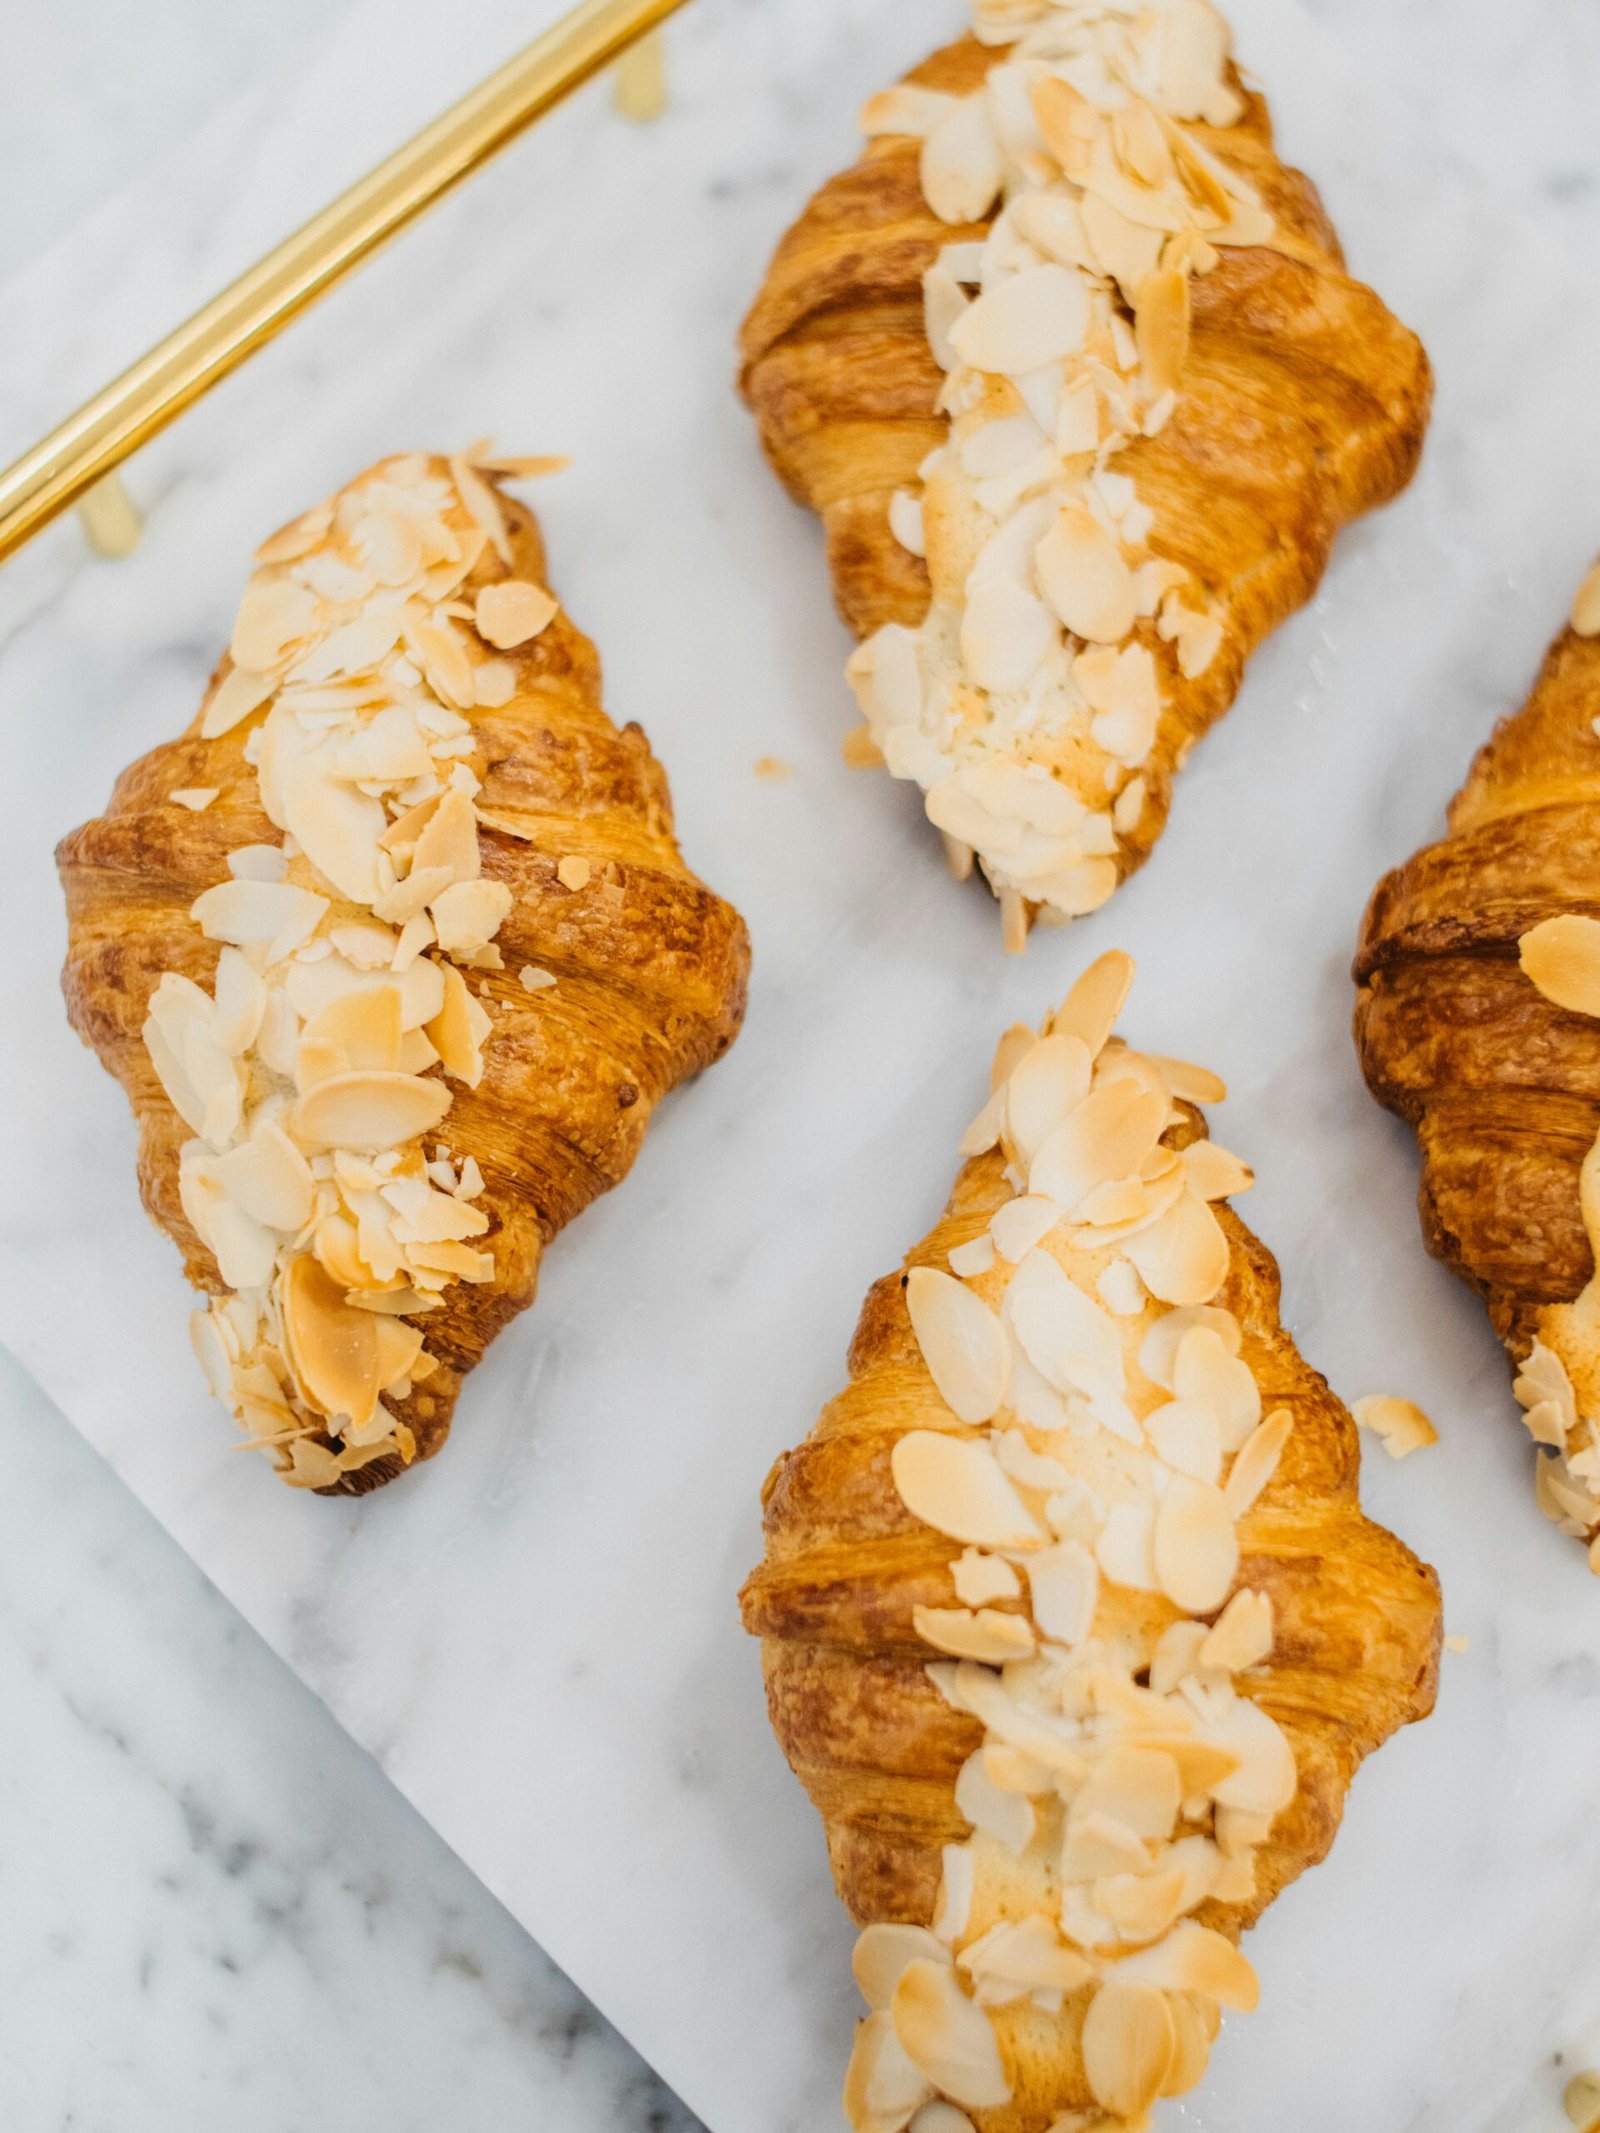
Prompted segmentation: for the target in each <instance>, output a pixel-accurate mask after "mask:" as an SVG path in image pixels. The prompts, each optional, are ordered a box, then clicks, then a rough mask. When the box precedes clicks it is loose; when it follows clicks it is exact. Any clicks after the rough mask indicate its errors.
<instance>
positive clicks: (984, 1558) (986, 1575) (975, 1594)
mask: <svg viewBox="0 0 1600 2133" xmlns="http://www.w3.org/2000/svg"><path fill="white" fill-rule="evenodd" d="M950 1576H951V1579H952V1581H953V1582H954V1585H955V1588H956V1598H957V1599H958V1600H960V1601H961V1603H962V1605H963V1606H965V1607H985V1606H987V1605H988V1603H989V1602H990V1601H991V1600H1014V1599H1016V1598H1018V1597H1019V1595H1020V1594H1021V1591H1022V1580H1021V1579H1020V1578H1019V1577H1018V1576H1017V1573H1016V1572H1015V1571H1014V1570H1013V1569H1012V1567H1011V1565H1010V1564H1009V1563H1008V1562H1006V1561H1005V1559H1004V1558H1003V1557H1002V1556H998V1555H983V1554H980V1552H979V1551H978V1550H977V1549H976V1548H966V1549H964V1550H963V1551H962V1553H961V1555H960V1556H959V1557H958V1559H957V1560H956V1561H955V1562H953V1563H952V1564H951V1565H950Z"/></svg>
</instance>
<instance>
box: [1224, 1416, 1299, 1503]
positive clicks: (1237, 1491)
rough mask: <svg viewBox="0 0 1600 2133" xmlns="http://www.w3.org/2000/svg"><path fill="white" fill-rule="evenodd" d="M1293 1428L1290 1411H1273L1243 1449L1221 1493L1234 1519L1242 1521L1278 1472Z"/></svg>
mask: <svg viewBox="0 0 1600 2133" xmlns="http://www.w3.org/2000/svg"><path fill="white" fill-rule="evenodd" d="M1293 1428H1294V1416H1293V1415H1292V1414H1291V1413H1290V1411H1289V1409H1288V1408H1287V1407H1277V1408H1274V1409H1273V1411H1272V1413H1271V1414H1270V1415H1268V1416H1267V1418H1266V1420H1265V1421H1264V1422H1263V1423H1262V1424H1261V1425H1260V1427H1259V1428H1258V1429H1256V1430H1253V1431H1252V1432H1251V1434H1250V1436H1249V1437H1248V1438H1247V1439H1246V1441H1245V1443H1244V1444H1243V1446H1242V1447H1241V1448H1240V1450H1239V1453H1238V1455H1237V1456H1236V1458H1235V1459H1234V1462H1233V1465H1232V1466H1231V1467H1230V1468H1229V1470H1228V1478H1227V1481H1226V1482H1225V1483H1224V1485H1223V1491H1222V1493H1223V1498H1224V1500H1225V1501H1226V1503H1227V1506H1228V1510H1229V1512H1230V1513H1231V1514H1232V1516H1233V1517H1234V1518H1243V1516H1244V1514H1245V1513H1246V1511H1248V1510H1249V1508H1250V1506H1251V1505H1252V1504H1253V1503H1254V1502H1255V1500H1256V1498H1257V1497H1258V1496H1259V1495H1260V1494H1261V1492H1262V1490H1263V1489H1264V1488H1265V1487H1266V1485H1267V1483H1268V1482H1269V1481H1270V1480H1271V1479H1272V1477H1273V1475H1274V1474H1275V1473H1276V1472H1277V1470H1278V1461H1279V1460H1280V1459H1281V1458H1282V1457H1283V1448H1284V1446H1285V1445H1286V1444H1287V1443H1288V1441H1289V1436H1290V1432H1291V1431H1292V1430H1293Z"/></svg>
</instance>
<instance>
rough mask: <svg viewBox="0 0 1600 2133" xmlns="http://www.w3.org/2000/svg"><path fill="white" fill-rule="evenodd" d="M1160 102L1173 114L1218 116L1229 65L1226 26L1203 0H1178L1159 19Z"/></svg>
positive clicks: (1193, 117) (1212, 8) (1202, 116)
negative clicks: (1221, 92) (1218, 104)
mask: <svg viewBox="0 0 1600 2133" xmlns="http://www.w3.org/2000/svg"><path fill="white" fill-rule="evenodd" d="M1162 29H1163V33H1164V34H1163V36H1162V39H1161V47H1160V52H1161V60H1160V70H1161V71H1160V85H1161V103H1162V106H1163V108H1164V109H1165V110H1167V111H1169V112H1170V113H1171V114H1172V116H1173V117H1174V118H1180V119H1201V118H1208V117H1212V116H1213V115H1216V114H1217V111H1218V107H1217V103H1216V98H1217V93H1218V90H1219V88H1220V87H1222V86H1223V84H1224V76H1225V74H1226V71H1227V64H1228V41H1229V33H1228V25H1227V23H1226V22H1225V21H1224V19H1223V17H1222V16H1221V15H1219V14H1218V12H1217V10H1216V9H1215V8H1214V7H1211V6H1209V5H1208V4H1207V0H1177V4H1176V6H1174V7H1173V8H1172V9H1171V10H1170V11H1169V12H1168V13H1167V14H1166V15H1165V16H1164V17H1163V18H1162Z"/></svg>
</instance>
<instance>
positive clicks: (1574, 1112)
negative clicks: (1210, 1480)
mask: <svg viewBox="0 0 1600 2133" xmlns="http://www.w3.org/2000/svg"><path fill="white" fill-rule="evenodd" d="M1597 766H1600V564H1596V566H1595V567H1594V569H1593V570H1592V571H1591V572H1590V573H1589V575H1588V576H1587V577H1586V578H1585V580H1584V582H1583V584H1582V585H1581V586H1580V588H1579V591H1578V594H1577V597H1576V598H1575V600H1574V601H1573V605H1572V611H1571V617H1570V622H1569V626H1568V628H1567V629H1566V630H1565V631H1564V632H1563V633H1562V634H1561V636H1560V637H1559V638H1558V639H1557V640H1556V642H1555V643H1554V644H1553V645H1552V646H1551V648H1550V652H1549V655H1548V657H1547V658H1546V660H1545V663H1544V667H1543V670H1542V672H1541V673H1540V675H1539V678H1538V681H1537V682H1536V684H1535V686H1534V690H1533V694H1532V695H1531V696H1530V698H1529V699H1528V702H1527V703H1526V704H1525V705H1524V706H1523V708H1522V709H1521V710H1520V711H1518V712H1517V713H1516V714H1515V715H1514V716H1512V717H1509V718H1506V719H1504V720H1502V722H1501V724H1500V725H1499V727H1498V728H1497V729H1496V731H1495V733H1494V735H1493V736H1492V738H1491V739H1490V740H1489V741H1488V742H1487V743H1486V744H1485V746H1484V747H1483V748H1482V749H1481V750H1480V752H1479V754H1478V757H1477V760H1476V761H1475V762H1474V764H1473V766H1472V770H1471V772H1470V774H1469V776H1468V778H1467V782H1466V784H1465V785H1464V786H1463V787H1462V789H1461V791H1460V792H1459V793H1457V795H1456V797H1455V799H1454V800H1453V801H1452V802H1451V804H1450V810H1449V828H1448V832H1447V834H1446V836H1445V837H1444V838H1443V839H1442V840H1441V841H1440V842H1439V843H1437V844H1434V845H1430V846H1428V847H1427V848H1426V849H1424V850H1423V851H1420V852H1418V853H1417V854H1416V855H1415V856H1414V857H1413V858H1412V859H1410V860H1408V861H1407V862H1406V864H1405V865H1404V866H1402V867H1398V868H1396V869H1395V871H1394V872H1393V873H1392V874H1390V875H1388V876H1386V878H1385V879H1384V880H1383V881H1382V882H1381V883H1380V884H1379V886H1378V888H1377V890H1376V891H1375V893H1374V895H1373V899H1372V902H1371V904H1370V905H1369V907H1368V910H1367V915H1366V920H1365V923H1364V925H1363V928H1362V937H1361V945H1360V948H1359V951H1358V953H1357V957H1356V969H1355V975H1356V979H1357V984H1358V987H1359V990H1358V994H1357V1004H1356V1017H1355V1028H1356V1042H1357V1046H1358V1048H1359V1050H1360V1054H1361V1064H1362V1069H1363V1071H1364V1073H1365V1075H1366V1078H1367V1083H1368V1086H1369V1087H1370V1088H1371V1090H1372V1093H1373V1094H1374V1095H1375V1096H1376V1097H1377V1099H1378V1101H1379V1102H1380V1103H1382V1104H1384V1105H1386V1106H1387V1107H1388V1108H1389V1109H1390V1110H1392V1111H1396V1112H1398V1113H1399V1114H1400V1116H1401V1117H1402V1118H1404V1119H1406V1120H1407V1121H1408V1122H1409V1123H1410V1125H1411V1126H1412V1127H1413V1128H1414V1129H1415V1131H1416V1134H1417V1138H1418V1142H1419V1144H1420V1147H1421V1151H1422V1181H1421V1190H1420V1195H1419V1203H1420V1209H1421V1214H1422V1225H1423V1235H1424V1238H1425V1241H1426V1243H1427V1246H1428V1249H1429V1250H1430V1251H1431V1252H1432V1253H1433V1254H1434V1255H1435V1257H1437V1258H1440V1259H1443V1260H1444V1261H1445V1263H1446V1264H1447V1265H1449V1266H1450V1267H1452V1268H1453V1269H1454V1270H1455V1272H1456V1273H1457V1274H1459V1275H1460V1276H1461V1277H1462V1279H1463V1280H1465V1281H1467V1282H1468V1283H1470V1285H1471V1286H1472V1287H1473V1288H1475V1289H1476V1290H1477V1291H1478V1292H1479V1294H1480V1295H1481V1296H1482V1297H1483V1298H1484V1300H1485V1302H1486V1303H1487V1304H1488V1307H1489V1313H1490V1317H1491V1319H1492V1321H1493V1324H1494V1328H1495V1331H1496V1333H1497V1334H1498V1335H1499V1336H1500V1338H1501V1340H1502V1341H1503V1342H1504V1343H1505V1346H1506V1348H1507V1350H1508V1352H1509V1354H1510V1357H1511V1360H1512V1363H1513V1366H1514V1370H1515V1378H1514V1386H1513V1390H1514V1393H1515V1396H1516V1399H1517V1402H1518V1404H1519V1405H1520V1406H1521V1408H1522V1410H1523V1419H1524V1421H1525V1422H1526V1423H1527V1426H1528V1430H1529V1433H1530V1435H1531V1436H1532V1438H1533V1441H1534V1444H1535V1446H1536V1448H1537V1451H1538V1457H1537V1458H1536V1461H1535V1465H1534V1479H1535V1491H1536V1494H1537V1498H1538V1502H1539V1505H1540V1507H1541V1509H1542V1510H1543V1511H1544V1512H1545V1514H1546V1515H1547V1516H1548V1517H1549V1518H1551V1519H1552V1520H1554V1522H1555V1523H1556V1524H1557V1525H1559V1526H1560V1527H1561V1528H1562V1529H1563V1531H1565V1532H1567V1533H1570V1534H1572V1535H1573V1536H1574V1537H1576V1538H1578V1539H1581V1540H1582V1541H1583V1542H1584V1543H1585V1544H1586V1546H1587V1548H1588V1551H1589V1564H1590V1567H1591V1569H1593V1570H1595V1571H1597V1572H1600V1284H1597V1281H1596V1278H1595V1267H1596V1263H1597V1260H1600V886H1597V884H1600V858H1597V855H1596V853H1595V849H1594V832H1593V829H1592V826H1591V818H1592V810H1593V795H1594V793H1595V791H1596V789H1597V785H1596V780H1597V776H1600V769H1597Z"/></svg>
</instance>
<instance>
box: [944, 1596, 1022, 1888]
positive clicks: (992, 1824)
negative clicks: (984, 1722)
mask: <svg viewBox="0 0 1600 2133" xmlns="http://www.w3.org/2000/svg"><path fill="white" fill-rule="evenodd" d="M1000 1619H1001V1620H1002V1621H1006V1620H1014V1619H1015V1617H1011V1616H1002V1617H1001V1618H1000ZM1031 1641H1032V1640H1031V1638H1030V1649H1031ZM1022 1656H1023V1657H1024V1658H1025V1657H1027V1656H1028V1654H1027V1652H1024V1653H1023V1654H1022ZM956 1806H957V1808H958V1809H959V1810H960V1812H961V1813H962V1814H964V1815H965V1816H966V1818H967V1820H968V1821H969V1822H970V1823H971V1824H972V1826H973V1828H974V1829H977V1830H981V1831H982V1832H983V1834H984V1835H985V1836H988V1837H993V1838H994V1840H995V1842H996V1843H997V1844H1003V1845H1004V1846H1005V1848H1006V1850H1007V1851H1008V1852H1010V1853H1012V1855H1013V1856H1014V1857H1017V1858H1020V1857H1021V1855H1022V1854H1023V1852H1025V1851H1026V1850H1027V1848H1028V1846H1029V1845H1030V1844H1031V1843H1032V1842H1033V1834H1034V1830H1035V1828H1036V1827H1037V1825H1038V1817H1037V1816H1036V1815H1035V1813H1034V1810H1033V1807H1032V1805H1031V1803H1030V1802H1029V1801H1028V1799H1027V1798H1026V1797H1025V1796H1024V1795H1023V1794H1022V1793H1019V1792H1006V1791H1003V1790H1002V1789H1001V1788H1000V1787H999V1786H997V1785H996V1784H995V1783H994V1781H993V1780H992V1779H991V1778H990V1777H989V1775H988V1773H987V1771H986V1770H985V1768H984V1758H983V1750H982V1749H981V1748H980V1749H978V1750H977V1751H976V1753H974V1754H972V1755H969V1756H968V1757H967V1760H966V1761H965V1763H963V1764H962V1766H961V1771H960V1774H959V1775H958V1776H957V1778H956Z"/></svg>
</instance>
